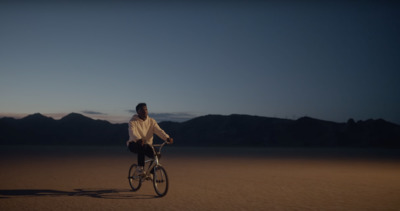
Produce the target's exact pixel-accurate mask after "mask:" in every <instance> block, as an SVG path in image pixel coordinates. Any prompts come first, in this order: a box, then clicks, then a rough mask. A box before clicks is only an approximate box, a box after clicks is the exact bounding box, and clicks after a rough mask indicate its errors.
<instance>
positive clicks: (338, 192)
mask: <svg viewBox="0 0 400 211" xmlns="http://www.w3.org/2000/svg"><path fill="white" fill-rule="evenodd" d="M0 153H1V155H0V210H3V211H6V210H180V211H181V210H191V211H194V210H363V211H365V210H400V159H399V156H398V155H399V151H398V150H380V151H379V150H378V151H373V152H371V151H370V150H351V149H350V150H349V149H334V150H329V149H256V148H183V147H169V146H167V147H165V150H164V153H163V158H162V160H161V161H162V162H161V163H162V164H163V166H164V167H165V169H166V170H167V172H168V176H169V181H170V188H169V192H168V194H167V195H166V196H165V197H161V198H159V197H156V194H155V192H154V189H153V186H152V184H151V183H150V182H145V183H143V185H142V187H141V189H140V190H139V191H137V192H133V191H130V187H129V183H128V179H127V176H128V169H129V166H130V165H131V163H134V162H136V156H135V155H133V154H131V153H130V152H128V151H127V150H126V149H125V148H124V147H37V146H35V147H29V146H23V147H19V146H12V147H10V146H7V147H4V146H3V147H0Z"/></svg>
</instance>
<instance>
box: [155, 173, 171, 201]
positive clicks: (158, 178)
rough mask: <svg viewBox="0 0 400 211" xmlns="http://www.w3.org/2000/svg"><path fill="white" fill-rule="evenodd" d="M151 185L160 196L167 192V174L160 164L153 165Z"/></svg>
mask: <svg viewBox="0 0 400 211" xmlns="http://www.w3.org/2000/svg"><path fill="white" fill-rule="evenodd" d="M153 186H154V190H155V191H156V193H157V195H158V196H160V197H162V196H165V195H166V194H167V192H168V176H167V172H166V171H165V169H164V168H163V167H162V166H156V167H154V177H153Z"/></svg>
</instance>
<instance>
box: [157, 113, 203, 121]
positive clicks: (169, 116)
mask: <svg viewBox="0 0 400 211" xmlns="http://www.w3.org/2000/svg"><path fill="white" fill-rule="evenodd" d="M149 116H150V117H152V118H154V119H155V120H156V121H157V122H163V121H172V122H184V121H187V120H190V119H193V118H195V117H197V116H196V115H194V114H192V113H187V112H176V113H149Z"/></svg>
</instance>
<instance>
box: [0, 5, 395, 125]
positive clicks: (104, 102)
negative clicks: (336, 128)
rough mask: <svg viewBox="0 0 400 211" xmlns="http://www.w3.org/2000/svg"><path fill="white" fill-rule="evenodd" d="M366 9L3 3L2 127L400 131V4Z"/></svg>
mask: <svg viewBox="0 0 400 211" xmlns="http://www.w3.org/2000/svg"><path fill="white" fill-rule="evenodd" d="M362 2H363V3H360V2H358V1H339V2H338V1H303V2H298V1H266V2H263V1H234V2H233V1H169V2H164V1H135V3H127V2H124V1H101V2H100V3H99V1H86V2H85V1H69V2H68V1H65V2H64V1H9V2H8V1H1V2H0V30H1V31H0V115H2V116H4V115H6V116H7V115H8V116H18V115H22V116H23V115H26V114H31V113H35V112H40V113H42V114H47V115H50V116H54V117H59V116H62V115H65V114H67V113H70V112H78V113H83V114H85V115H88V116H91V117H93V118H101V119H108V120H110V121H114V122H115V121H117V122H118V121H122V122H124V121H127V120H128V119H129V118H130V116H131V115H132V113H131V112H130V111H131V110H133V109H134V107H135V105H136V104H137V103H139V102H147V103H148V107H149V111H150V112H151V113H157V114H153V116H155V117H157V119H158V120H165V117H166V119H171V120H176V118H183V119H186V118H190V117H193V116H199V115H205V114H224V115H225V114H232V113H237V114H250V115H259V116H269V117H280V118H289V119H297V118H299V117H302V116H310V117H314V118H319V119H324V120H329V121H336V122H345V121H347V120H348V119H349V118H354V119H355V120H356V121H357V120H366V119H369V118H374V119H376V118H384V119H386V120H388V121H392V122H395V123H397V124H400V110H399V108H400V94H399V90H400V69H399V67H400V4H398V3H393V2H390V1H362ZM366 2H368V3H366Z"/></svg>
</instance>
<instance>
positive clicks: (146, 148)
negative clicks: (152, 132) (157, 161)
mask: <svg viewBox="0 0 400 211" xmlns="http://www.w3.org/2000/svg"><path fill="white" fill-rule="evenodd" d="M128 147H129V150H130V151H131V152H133V153H137V154H138V159H137V161H138V166H144V156H145V155H146V156H147V157H149V158H154V153H153V149H152V148H151V146H150V145H148V144H144V145H143V146H142V145H141V144H137V143H135V142H131V143H129V146H128Z"/></svg>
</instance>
